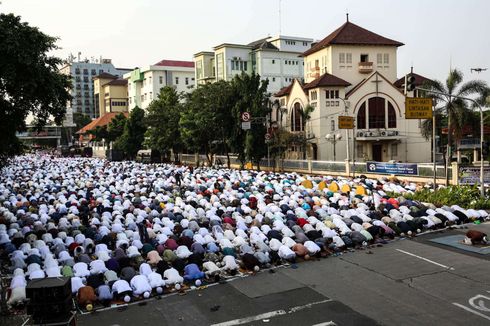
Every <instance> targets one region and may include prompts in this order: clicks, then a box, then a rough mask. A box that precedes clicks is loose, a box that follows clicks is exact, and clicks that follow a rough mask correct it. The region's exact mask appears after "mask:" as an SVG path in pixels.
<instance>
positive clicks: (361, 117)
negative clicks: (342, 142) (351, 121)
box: [357, 102, 366, 129]
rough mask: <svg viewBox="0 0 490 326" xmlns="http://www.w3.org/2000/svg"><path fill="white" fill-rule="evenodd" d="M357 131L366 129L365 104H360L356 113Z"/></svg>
mask: <svg viewBox="0 0 490 326" xmlns="http://www.w3.org/2000/svg"><path fill="white" fill-rule="evenodd" d="M357 129H366V102H364V103H362V104H361V107H360V108H359V111H358V112H357Z"/></svg>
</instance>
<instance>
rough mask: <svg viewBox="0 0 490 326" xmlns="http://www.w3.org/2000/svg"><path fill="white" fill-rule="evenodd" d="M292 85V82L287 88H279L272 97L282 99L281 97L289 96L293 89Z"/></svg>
mask: <svg viewBox="0 0 490 326" xmlns="http://www.w3.org/2000/svg"><path fill="white" fill-rule="evenodd" d="M293 84H294V81H293V82H292V83H291V84H290V85H289V86H286V87H283V88H281V89H280V90H279V92H277V93H276V94H274V96H275V97H282V96H286V95H289V94H290V93H291V89H293Z"/></svg>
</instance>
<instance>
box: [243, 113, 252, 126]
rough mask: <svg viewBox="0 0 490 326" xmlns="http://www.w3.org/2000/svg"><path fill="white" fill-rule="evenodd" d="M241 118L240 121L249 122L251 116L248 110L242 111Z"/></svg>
mask: <svg viewBox="0 0 490 326" xmlns="http://www.w3.org/2000/svg"><path fill="white" fill-rule="evenodd" d="M241 118H242V122H249V121H250V119H251V118H252V116H251V115H250V112H242V115H241ZM249 129H250V128H249Z"/></svg>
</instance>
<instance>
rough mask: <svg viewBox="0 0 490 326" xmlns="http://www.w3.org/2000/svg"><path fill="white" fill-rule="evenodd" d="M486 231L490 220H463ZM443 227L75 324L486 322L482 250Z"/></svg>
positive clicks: (489, 301) (489, 267)
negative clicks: (455, 239)
mask: <svg viewBox="0 0 490 326" xmlns="http://www.w3.org/2000/svg"><path fill="white" fill-rule="evenodd" d="M469 227H470V228H474V229H479V230H482V231H484V232H486V233H488V234H490V224H482V225H470V226H469ZM466 231H467V229H456V230H447V231H443V232H436V233H431V234H426V235H422V236H419V237H417V238H415V239H412V240H409V239H405V240H397V241H394V242H391V243H389V244H387V245H384V246H382V247H376V248H373V249H369V250H359V251H356V252H352V253H351V252H349V253H347V254H344V255H342V256H339V257H329V258H326V259H321V260H318V261H310V262H305V263H300V264H298V265H297V268H292V267H291V266H289V267H281V268H277V269H275V270H274V271H275V272H274V273H270V272H268V271H264V272H261V273H259V274H257V275H255V276H249V277H246V278H239V279H235V280H233V281H230V282H228V283H226V284H217V285H213V286H210V287H208V288H206V289H202V290H195V291H189V292H187V294H185V295H169V296H164V297H162V298H161V299H160V300H156V299H153V300H150V301H147V302H146V304H145V305H138V304H132V305H129V306H127V307H124V308H122V309H121V308H114V309H108V310H105V311H98V312H96V313H91V314H87V315H83V316H80V317H79V318H78V324H79V325H90V326H95V325H146V324H148V325H179V324H181V325H220V326H225V325H242V324H243V325H262V324H264V325H325V326H326V325H397V324H398V325H431V326H434V325H490V261H489V258H490V257H488V255H480V254H475V253H470V252H467V251H464V250H460V249H456V248H453V247H448V246H444V245H439V244H435V243H433V242H431V241H429V240H430V239H431V238H434V237H442V236H446V235H451V234H463V233H464V232H466Z"/></svg>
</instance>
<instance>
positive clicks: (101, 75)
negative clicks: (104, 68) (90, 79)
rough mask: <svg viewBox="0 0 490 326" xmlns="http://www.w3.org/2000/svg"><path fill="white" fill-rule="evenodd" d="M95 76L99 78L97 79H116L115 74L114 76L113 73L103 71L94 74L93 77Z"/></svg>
mask: <svg viewBox="0 0 490 326" xmlns="http://www.w3.org/2000/svg"><path fill="white" fill-rule="evenodd" d="M95 78H99V79H117V76H114V75H112V74H109V73H107V72H103V73H101V74H98V75H97V76H94V79H95Z"/></svg>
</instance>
